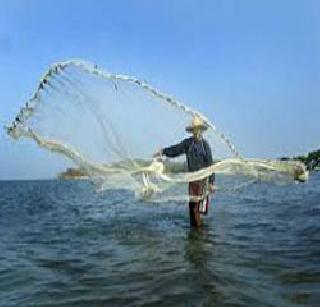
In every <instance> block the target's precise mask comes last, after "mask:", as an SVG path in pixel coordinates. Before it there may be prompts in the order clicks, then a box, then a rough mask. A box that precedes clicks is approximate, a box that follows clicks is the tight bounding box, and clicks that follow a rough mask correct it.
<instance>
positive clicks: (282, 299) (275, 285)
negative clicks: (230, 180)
mask: <svg viewBox="0 0 320 307" xmlns="http://www.w3.org/2000/svg"><path fill="white" fill-rule="evenodd" d="M223 180H224V179H222V178H221V179H220V183H222V182H223ZM319 183H320V176H319V175H318V174H315V175H314V176H313V177H311V180H310V182H309V183H308V184H301V185H290V186H282V187H279V186H275V185H271V184H256V185H251V186H248V187H246V188H245V189H242V190H239V191H234V192H231V191H229V192H226V191H224V192H223V191H221V192H218V193H217V195H216V198H215V199H214V201H213V203H212V205H211V207H210V211H209V216H207V217H205V218H204V225H203V227H202V228H201V229H190V227H189V217H188V206H187V204H186V205H185V206H183V205H181V204H180V205H178V204H145V203H139V202H138V201H136V200H134V199H133V197H132V195H131V194H130V193H127V192H125V191H122V192H115V191H109V192H106V193H104V194H96V193H95V192H94V191H93V189H92V187H91V185H90V184H89V183H88V182H84V181H83V182H77V181H62V182H59V181H41V182H40V181H24V182H0V231H1V237H0V248H1V251H2V253H1V255H0V302H1V304H0V305H4V306H7V305H10V304H12V305H19V306H26V305H32V304H33V303H37V304H39V305H41V306H43V305H47V306H49V305H50V306H51V305H52V306H61V305H66V306H70V305H74V306H81V305H83V306H88V305H90V306H91V305H94V306H99V305H101V306H105V305H121V306H122V305H141V304H148V305H159V304H162V305H170V304H171V305H178V306H186V305H190V306H198V305H200V306H201V305H204V306H207V305H209V306H210V305H224V304H226V305H227V304H230V305H239V306H240V305H255V306H291V305H295V304H305V305H316V304H317V302H318V301H319V299H320V291H319V289H320V226H319V216H320V204H319V199H320V190H319Z"/></svg>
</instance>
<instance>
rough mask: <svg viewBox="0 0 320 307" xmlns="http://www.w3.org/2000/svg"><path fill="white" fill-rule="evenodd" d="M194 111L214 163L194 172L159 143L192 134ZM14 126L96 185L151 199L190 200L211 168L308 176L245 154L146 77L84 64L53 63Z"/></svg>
mask: <svg viewBox="0 0 320 307" xmlns="http://www.w3.org/2000/svg"><path fill="white" fill-rule="evenodd" d="M195 114H197V115H198V116H199V117H200V118H201V119H202V120H203V121H204V122H205V124H206V125H207V126H208V130H207V131H206V132H205V134H204V138H205V139H206V140H207V142H208V143H209V145H210V147H211V149H212V152H213V158H214V162H213V164H212V165H210V166H208V167H206V168H203V169H201V170H199V171H195V172H189V171H188V168H187V165H186V161H185V156H180V157H178V158H174V159H166V158H164V157H162V158H157V159H155V158H153V157H152V156H153V153H154V152H156V151H157V150H159V149H160V148H163V147H166V146H168V145H172V144H176V143H179V142H180V141H181V140H183V139H184V138H186V137H188V136H187V134H186V131H185V127H186V126H187V125H188V124H189V123H190V122H191V119H192V117H193V116H194V115H195ZM7 131H8V134H9V135H10V136H12V137H13V138H15V139H17V138H21V137H22V138H29V139H32V140H33V141H35V142H36V143H37V144H38V145H39V146H41V147H43V148H45V149H47V150H49V151H52V152H55V153H57V154H60V155H64V156H66V157H68V158H69V159H71V160H72V161H73V163H74V164H75V165H76V166H77V167H78V168H79V169H80V170H81V171H82V173H84V174H86V175H87V176H88V178H89V179H90V180H91V181H92V182H93V183H94V184H95V186H96V188H97V190H100V191H101V190H106V189H126V190H131V191H133V192H134V193H135V194H136V196H137V197H140V198H142V199H144V200H150V201H168V200H176V201H180V200H183V201H185V200H187V199H188V198H189V196H190V195H189V194H188V183H189V182H193V181H198V180H205V179H206V178H207V177H208V176H210V175H211V174H212V173H215V174H224V175H233V176H234V175H237V176H240V177H241V178H243V180H248V178H251V179H252V178H254V180H257V179H258V180H275V179H279V178H282V179H283V178H285V179H286V180H288V179H289V180H290V179H296V178H298V177H299V176H302V177H303V176H305V175H306V171H305V168H304V166H303V165H302V164H300V163H298V162H280V161H276V160H275V161H271V160H263V159H255V160H252V159H245V158H243V157H241V156H240V155H239V153H238V151H237V150H236V148H235V146H234V145H233V144H232V143H231V141H230V140H229V139H228V138H227V137H226V136H225V135H224V134H223V133H220V132H219V131H218V130H217V128H216V126H215V125H214V123H213V122H211V121H209V119H208V118H206V117H205V116H204V115H202V114H200V113H199V112H197V111H195V110H193V109H191V108H189V107H187V106H186V105H184V104H183V103H181V102H179V101H177V100H176V99H174V98H173V97H170V96H168V95H165V94H163V93H162V92H160V91H158V90H157V89H155V88H154V87H152V86H150V85H149V84H147V83H145V82H143V81H141V80H139V79H136V78H133V77H130V76H126V75H117V74H110V73H106V72H104V71H103V70H100V69H99V68H98V67H97V66H96V65H93V64H90V63H87V62H83V61H75V60H72V61H67V62H61V63H57V64H54V65H52V66H51V67H50V69H49V70H48V71H47V72H46V73H45V74H44V76H43V77H42V78H41V80H40V82H39V86H38V89H37V90H36V91H35V93H34V96H33V97H32V98H31V99H30V100H29V101H28V102H27V103H26V104H25V105H24V106H23V107H22V108H21V110H20V112H19V114H18V115H17V116H16V118H15V120H14V122H13V123H12V125H11V126H10V127H8V128H7Z"/></svg>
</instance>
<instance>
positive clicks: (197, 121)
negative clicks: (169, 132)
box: [186, 115, 208, 132]
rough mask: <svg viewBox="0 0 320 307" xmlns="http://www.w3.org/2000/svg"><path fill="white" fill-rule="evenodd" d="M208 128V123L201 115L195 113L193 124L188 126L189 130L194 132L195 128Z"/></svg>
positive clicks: (187, 129)
mask: <svg viewBox="0 0 320 307" xmlns="http://www.w3.org/2000/svg"><path fill="white" fill-rule="evenodd" d="M196 128H197V129H201V130H203V131H204V130H207V129H208V125H207V124H206V123H205V122H204V121H203V119H202V118H201V117H200V116H199V115H195V116H193V118H192V121H191V124H190V125H189V126H187V127H186V131H187V132H192V131H193V130H194V129H196Z"/></svg>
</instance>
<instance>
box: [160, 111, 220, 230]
mask: <svg viewBox="0 0 320 307" xmlns="http://www.w3.org/2000/svg"><path fill="white" fill-rule="evenodd" d="M207 129H208V125H207V124H205V123H204V121H203V120H202V118H201V117H200V116H198V115H195V116H194V117H193V119H192V122H191V125H189V126H187V127H186V131H187V132H189V133H192V136H191V137H189V138H186V139H184V140H183V141H182V142H180V143H178V144H176V145H172V146H169V147H166V148H163V149H161V150H159V151H158V152H156V153H155V154H154V157H159V156H161V155H164V156H167V157H169V158H174V157H177V156H180V155H182V154H185V155H186V159H187V166H188V171H189V172H195V171H198V170H200V169H202V168H205V167H208V166H210V165H212V152H211V148H210V146H209V143H208V142H207V141H206V140H205V139H204V138H203V132H204V131H205V130H207ZM214 181H215V174H214V173H213V174H211V175H210V176H209V177H208V178H205V179H202V180H198V181H192V182H189V215H190V225H191V226H195V227H199V226H200V225H201V220H200V213H203V214H207V211H208V203H209V198H208V193H206V192H209V193H211V194H212V193H213V192H214ZM203 205H205V209H204V210H201V208H200V207H202V206H203Z"/></svg>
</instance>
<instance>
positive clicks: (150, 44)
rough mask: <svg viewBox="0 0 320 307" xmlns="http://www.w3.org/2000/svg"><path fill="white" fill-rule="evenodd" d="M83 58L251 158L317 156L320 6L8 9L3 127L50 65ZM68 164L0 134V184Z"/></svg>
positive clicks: (0, 52)
mask: <svg viewBox="0 0 320 307" xmlns="http://www.w3.org/2000/svg"><path fill="white" fill-rule="evenodd" d="M71 58H80V59H85V60H89V61H92V62H95V63H97V64H98V65H99V66H100V67H103V68H104V69H105V70H108V71H111V72H115V73H125V74H129V75H134V76H137V77H139V78H140V79H143V80H147V81H148V83H151V84H153V85H154V86H155V87H157V88H159V89H161V90H162V91H164V92H166V93H169V94H170V95H172V96H174V97H176V98H178V99H179V100H180V101H183V102H184V103H185V104H187V105H189V106H191V107H193V108H195V109H197V110H199V111H200V112H202V113H204V114H205V115H206V116H207V117H208V118H209V119H210V120H211V121H213V122H214V123H216V125H217V126H218V127H219V129H220V130H221V131H223V132H224V133H225V134H226V135H227V136H228V137H229V138H230V139H231V140H232V141H233V143H234V144H235V145H236V147H237V148H238V149H239V151H240V152H241V153H242V155H243V156H247V157H261V158H262V157H268V158H276V157H280V156H288V155H289V156H293V155H298V154H304V153H306V152H308V151H310V150H314V149H317V148H320V137H319V135H320V120H319V118H320V86H319V84H320V2H319V1H316V0H315V1H311V0H304V1H302V0H300V1H294V0H282V1H279V0H260V1H256V0H220V1H217V0H202V1H199V0H198V1H191V0H180V1H177V0H161V1H158V0H152V1H151V0H149V1H147V0H145V1H144V0H140V1H138V0H135V1H134V0H126V1H125V0H117V1H111V0H109V1H108V0H105V1H98V0H86V1H84V0H69V1H64V0H44V1H40V0H20V1H16V0H10V1H1V2H0V125H1V126H4V125H6V124H9V123H10V122H11V121H12V120H13V119H14V117H15V115H16V113H17V112H18V110H19V109H20V107H21V106H22V105H23V104H24V103H25V101H26V100H27V99H28V98H29V96H31V94H32V93H33V91H34V89H35V88H36V86H37V82H38V80H39V77H40V76H41V75H42V73H43V72H44V71H45V70H46V69H47V68H48V66H49V65H50V64H52V63H53V62H57V61H60V60H67V59H71ZM68 165H70V163H69V161H67V160H66V159H64V158H61V157H58V156H56V155H54V154H52V153H48V152H46V151H44V150H42V149H39V148H37V146H36V145H35V144H33V143H31V142H30V141H14V140H11V139H10V138H9V137H8V136H7V135H6V134H5V131H4V130H3V129H1V130H0V179H39V178H52V177H54V176H55V174H56V172H57V171H59V170H62V169H64V167H66V166H68Z"/></svg>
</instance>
